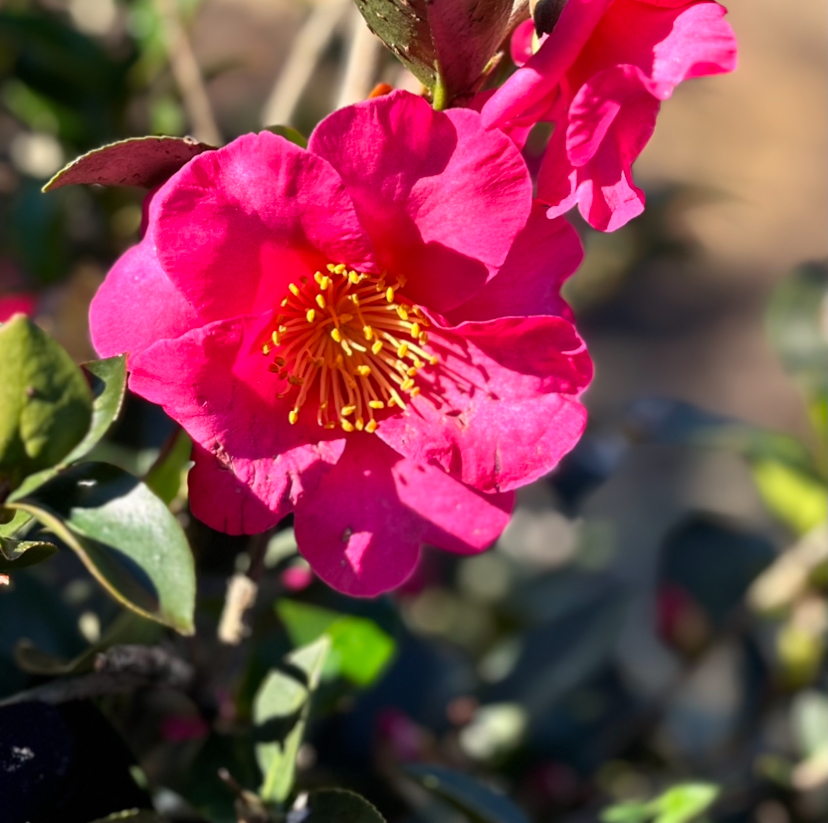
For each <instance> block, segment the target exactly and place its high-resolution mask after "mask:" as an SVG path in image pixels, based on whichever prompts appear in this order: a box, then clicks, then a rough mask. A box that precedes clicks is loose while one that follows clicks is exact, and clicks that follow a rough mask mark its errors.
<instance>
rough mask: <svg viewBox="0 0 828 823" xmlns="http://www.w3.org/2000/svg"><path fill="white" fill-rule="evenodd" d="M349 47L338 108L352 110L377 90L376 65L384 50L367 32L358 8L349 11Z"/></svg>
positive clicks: (374, 36) (375, 38) (372, 35)
mask: <svg viewBox="0 0 828 823" xmlns="http://www.w3.org/2000/svg"><path fill="white" fill-rule="evenodd" d="M350 16H351V19H350V21H349V22H350V24H351V33H350V38H349V39H350V44H349V46H348V61H347V63H346V64H345V76H344V77H343V78H342V85H341V86H340V88H339V97H338V98H337V101H336V107H337V108H342V106H350V105H351V103H358V102H359V101H360V100H365V98H366V97H367V96H368V94H369V92H370V91H371V89H372V88H373V86H374V77H375V76H376V73H377V61H378V59H379V55H380V52H381V50H382V41H381V40H380V39H379V38H378V37H377V36H376V35H375V34H374V33H373V32H372V31H371V30H370V29H369V28H368V26H367V25H366V24H365V20H364V19H363V17H362V15H361V14H360V13H359V9H357V7H356V6H352V7H351V11H350Z"/></svg>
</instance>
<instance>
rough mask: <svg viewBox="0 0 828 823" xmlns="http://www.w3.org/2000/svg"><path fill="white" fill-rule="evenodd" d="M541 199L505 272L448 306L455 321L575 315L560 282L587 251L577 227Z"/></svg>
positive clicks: (518, 239)
mask: <svg viewBox="0 0 828 823" xmlns="http://www.w3.org/2000/svg"><path fill="white" fill-rule="evenodd" d="M546 211H547V208H546V206H544V205H543V204H542V203H541V202H540V201H537V202H536V203H535V204H534V206H533V207H532V215H531V217H530V218H529V222H528V223H527V224H526V228H524V230H523V231H522V232H521V233H520V234H519V235H518V236H517V239H516V240H515V244H514V246H512V250H511V251H510V252H509V256H508V257H507V258H506V262H505V263H504V264H503V267H502V268H501V270H500V272H499V273H498V274H497V275H496V276H495V277H494V278H493V279H492V280H490V281H489V282H488V283H487V284H486V285H485V286H484V287H483V288H482V289H481V290H480V291H479V292H478V293H477V294H476V295H475V296H474V297H472V299H471V300H469V301H467V302H466V303H463V305H462V306H458V308H456V309H454V311H452V312H449V314H448V319H449V320H450V321H451V323H452V324H455V325H456V324H458V323H462V322H463V321H466V320H496V319H498V318H500V317H534V316H537V315H550V316H555V315H557V316H560V317H565V318H566V319H568V320H570V319H572V318H571V311H570V309H569V306H567V304H566V302H565V301H564V300H563V298H562V297H561V286H562V285H563V282H564V281H565V280H566V279H567V278H568V277H569V276H570V275H572V274H574V273H575V270H576V269H577V268H578V266H580V265H581V261H582V260H583V257H584V250H583V247H582V245H581V239H580V238H579V237H578V232H576V231H575V229H573V228H572V226H571V225H570V224H569V223H568V222H567V221H566V220H564V219H563V218H562V217H561V218H557V219H555V220H550V219H549V218H548V217H547V216H546Z"/></svg>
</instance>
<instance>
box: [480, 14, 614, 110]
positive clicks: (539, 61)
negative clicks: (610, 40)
mask: <svg viewBox="0 0 828 823" xmlns="http://www.w3.org/2000/svg"><path fill="white" fill-rule="evenodd" d="M611 3H612V0H569V2H568V3H567V4H566V6H564V9H563V11H562V12H561V16H560V18H559V19H558V22H557V24H556V25H555V28H554V29H553V30H552V33H551V34H550V35H549V36H548V37H547V38H546V40H545V41H544V43H543V45H542V46H541V47H540V49H539V50H538V52H537V53H536V54H534V55H533V56H532V57H531V58H530V59H529V60H528V62H527V63H526V65H524V66H523V67H522V68H520V69H518V70H517V71H516V72H515V73H514V74H513V75H512V76H511V77H510V78H509V79H508V80H507V81H506V82H505V83H504V84H503V85H502V86H501V87H500V88H499V89H498V90H497V92H496V93H495V95H494V96H493V97H492V99H491V100H490V101H489V102H488V103H487V104H486V106H485V107H484V108H483V122H484V123H485V124H486V125H487V126H501V125H502V124H504V123H506V122H507V121H509V120H513V119H516V118H518V117H520V116H521V114H523V113H524V112H526V110H527V109H529V108H530V107H533V106H536V105H537V104H539V103H541V102H542V101H543V100H544V99H546V98H548V97H549V96H550V94H554V92H555V89H556V87H557V85H558V83H559V82H560V81H561V78H562V77H563V75H564V73H565V72H566V71H567V70H568V69H569V67H570V66H571V65H572V63H573V62H574V61H575V60H576V59H577V58H578V55H579V54H580V52H581V49H582V48H583V47H584V44H585V43H586V42H587V40H588V39H589V37H590V35H591V34H592V32H593V30H594V28H595V26H596V25H597V24H598V21H599V20H600V19H601V16H602V15H603V14H604V12H605V11H606V9H607V8H608V7H609V5H610V4H611Z"/></svg>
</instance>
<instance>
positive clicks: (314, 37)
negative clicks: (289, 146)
mask: <svg viewBox="0 0 828 823" xmlns="http://www.w3.org/2000/svg"><path fill="white" fill-rule="evenodd" d="M350 7H351V0H318V2H317V4H316V5H315V7H314V9H313V11H312V12H311V13H310V15H309V16H308V19H307V20H306V21H305V24H304V25H303V26H302V28H301V29H300V30H299V33H298V34H297V35H296V37H295V38H294V41H293V48H292V49H291V50H290V53H289V54H288V56H287V60H286V61H285V65H284V67H283V68H282V71H281V72H280V73H279V77H278V78H277V79H276V83H275V85H274V86H273V90H272V91H271V93H270V96H269V97H268V99H267V103H265V105H264V108H263V109H262V125H263V126H278V125H288V124H290V123H291V121H292V119H293V116H294V114H295V112H296V106H297V105H298V103H299V100H300V99H301V98H302V93H303V92H304V90H305V87H306V86H307V85H308V83H309V82H310V79H311V77H312V75H313V72H314V69H316V66H317V64H318V63H319V61H320V59H321V57H322V53H323V52H324V51H325V49H326V48H327V46H328V43H330V42H331V39H332V38H333V36H334V33H335V32H336V29H337V27H338V26H339V24H340V22H341V21H342V19H343V18H344V16H345V13H346V12H347V11H348V10H349V9H350Z"/></svg>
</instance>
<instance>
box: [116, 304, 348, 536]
mask: <svg viewBox="0 0 828 823" xmlns="http://www.w3.org/2000/svg"><path fill="white" fill-rule="evenodd" d="M260 326H261V318H247V317H241V318H235V319H232V320H225V321H216V322H214V323H210V324H208V325H206V326H203V327H201V328H197V329H193V330H192V331H189V332H187V333H186V334H184V335H182V336H181V337H178V338H176V339H171V340H162V341H159V342H158V343H156V344H155V345H153V346H150V347H149V348H147V349H146V350H144V351H143V352H142V353H140V354H139V355H138V356H136V357H135V358H133V359H132V360H131V362H130V366H131V369H132V373H131V375H130V388H131V389H132V390H133V391H135V392H136V393H137V394H140V395H141V396H142V397H145V398H146V399H147V400H150V401H151V402H153V403H157V404H159V405H160V406H162V407H163V408H164V410H165V411H166V412H167V414H169V415H170V417H172V418H173V419H174V420H177V421H178V422H179V423H180V424H181V425H182V426H183V428H184V429H185V430H186V431H187V433H188V434H189V435H190V437H192V439H193V441H194V443H195V444H197V445H198V446H199V447H200V448H198V449H196V450H195V459H196V470H195V471H194V474H193V476H192V479H191V486H190V496H191V505H192V506H193V511H194V512H195V513H196V516H197V517H199V519H202V520H204V521H205V522H206V523H207V524H208V525H211V526H213V527H215V528H218V529H221V530H222V531H226V532H228V533H230V534H254V533H256V532H258V531H262V529H263V528H269V526H270V525H273V524H275V523H276V522H278V520H279V519H280V518H282V517H284V516H285V515H286V514H288V513H290V512H291V511H292V510H293V505H294V503H295V502H296V500H297V499H298V498H299V497H300V496H301V495H302V494H303V493H306V492H308V491H310V490H312V489H313V488H315V486H316V484H317V483H318V482H319V479H320V477H321V475H322V474H323V473H324V471H326V470H328V469H329V468H330V467H331V466H332V465H333V464H334V463H335V462H336V461H337V459H338V458H339V456H340V454H341V453H342V450H343V449H344V446H345V444H344V440H342V438H341V433H336V432H333V433H331V432H329V431H326V430H325V429H322V428H321V427H320V426H317V425H316V423H315V421H310V420H308V421H301V420H300V421H298V422H297V424H296V425H294V426H291V425H289V424H288V423H287V415H288V411H289V409H290V405H291V404H290V401H287V400H280V399H278V398H276V397H275V396H274V392H273V387H272V382H270V381H269V380H268V378H269V377H271V375H269V373H268V372H267V369H266V368H265V365H264V364H263V362H262V358H261V353H260V351H259V347H258V340H259V331H260ZM268 512H269V514H268Z"/></svg>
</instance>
